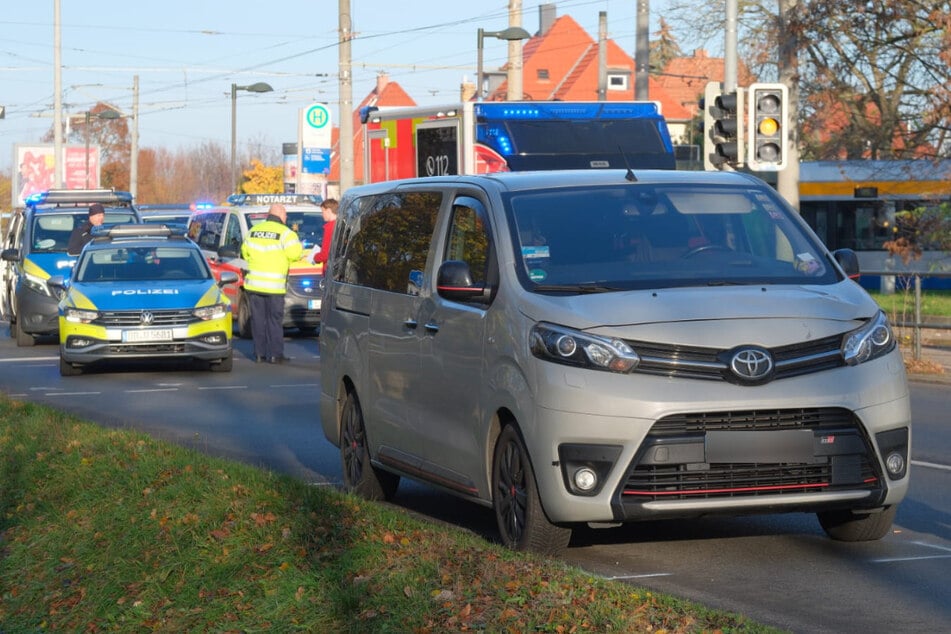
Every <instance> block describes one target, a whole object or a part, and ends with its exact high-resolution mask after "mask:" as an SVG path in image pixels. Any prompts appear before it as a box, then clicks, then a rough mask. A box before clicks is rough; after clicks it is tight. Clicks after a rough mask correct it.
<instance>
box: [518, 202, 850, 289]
mask: <svg viewBox="0 0 951 634" xmlns="http://www.w3.org/2000/svg"><path fill="white" fill-rule="evenodd" d="M507 206H508V212H509V214H510V218H511V219H512V230H513V236H512V238H513V242H514V244H515V245H516V249H517V253H518V260H519V261H520V262H521V266H520V267H519V274H520V277H521V278H522V280H523V283H524V284H525V285H526V287H527V288H529V290H535V291H538V292H573V293H585V292H607V291H612V290H629V289H644V288H663V287H671V286H698V285H723V284H766V283H769V284H831V283H835V282H837V281H839V280H840V276H839V274H838V272H837V271H836V269H834V268H833V267H832V265H831V264H830V263H829V261H828V260H827V256H826V254H825V250H824V248H823V247H822V245H821V244H820V243H819V242H818V241H817V240H816V239H815V236H814V235H813V234H812V233H811V231H810V230H809V229H808V227H807V226H806V225H805V224H804V223H803V222H802V221H801V220H800V219H799V218H798V217H797V216H796V214H795V212H794V211H792V210H791V209H790V208H789V207H788V206H787V205H786V204H785V203H784V202H783V201H782V200H781V199H779V198H778V196H777V195H775V194H772V193H771V192H768V191H766V190H761V189H757V188H745V187H737V186H728V187H724V186H715V185H697V184H682V185H680V184H664V185H650V184H643V185H641V184H633V185H625V186H610V187H600V188H595V189H592V188H590V187H585V188H578V189H567V190H566V189H557V190H547V191H545V190H543V191H537V190H536V191H532V192H515V193H513V194H511V195H509V197H508V200H507Z"/></svg>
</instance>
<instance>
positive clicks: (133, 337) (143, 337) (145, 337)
mask: <svg viewBox="0 0 951 634" xmlns="http://www.w3.org/2000/svg"><path fill="white" fill-rule="evenodd" d="M171 340H172V331H171V330H170V329H168V328H164V329H161V330H155V329H153V330H123V331H122V341H123V342H124V343H148V342H152V341H171Z"/></svg>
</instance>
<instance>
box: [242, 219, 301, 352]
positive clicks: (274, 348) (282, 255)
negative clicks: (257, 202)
mask: <svg viewBox="0 0 951 634" xmlns="http://www.w3.org/2000/svg"><path fill="white" fill-rule="evenodd" d="M286 223H287V209H285V208H284V205H282V204H280V203H276V204H273V205H271V207H270V208H269V209H268V216H267V218H266V219H265V220H264V222H259V223H258V224H256V225H254V226H253V227H251V230H250V232H249V233H248V237H247V239H245V241H244V242H243V243H242V244H241V257H242V258H244V260H245V261H246V262H247V263H248V271H247V273H246V274H245V276H244V292H245V293H246V294H247V296H248V301H249V302H250V307H251V337H252V338H253V339H254V360H255V361H256V362H257V363H262V362H264V361H267V362H268V363H284V362H286V361H289V360H290V359H289V357H285V356H284V294H285V293H286V291H287V271H288V269H289V268H290V264H291V262H294V261H295V260H298V259H300V257H301V254H302V252H303V247H302V246H301V243H300V239H299V238H298V237H297V234H296V233H295V232H294V231H293V230H292V229H290V228H289V227H288V226H287V224H286Z"/></svg>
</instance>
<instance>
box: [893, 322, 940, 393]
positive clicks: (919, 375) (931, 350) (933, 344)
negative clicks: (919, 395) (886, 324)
mask: <svg viewBox="0 0 951 634" xmlns="http://www.w3.org/2000/svg"><path fill="white" fill-rule="evenodd" d="M901 351H902V356H904V358H905V366H906V368H908V380H909V381H921V382H926V383H941V384H946V385H951V330H937V329H935V330H922V335H921V360H920V361H921V362H920V364H915V363H914V357H913V353H914V350H913V348H912V345H911V343H908V344H902V346H901ZM909 364H910V367H909ZM916 365H919V366H920V367H921V371H915V370H916V368H915V366H916ZM939 369H943V370H944V372H940V371H938V370H939Z"/></svg>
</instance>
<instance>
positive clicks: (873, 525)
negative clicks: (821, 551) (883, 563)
mask: <svg viewBox="0 0 951 634" xmlns="http://www.w3.org/2000/svg"><path fill="white" fill-rule="evenodd" d="M896 512H898V507H897V506H890V507H888V508H887V509H885V510H884V511H881V512H879V513H853V512H852V511H849V510H845V511H822V512H819V513H816V516H817V517H818V518H819V524H820V525H821V526H822V530H824V531H825V532H826V534H827V535H828V536H829V537H831V538H832V539H835V540H837V541H840V542H870V541H875V540H877V539H881V538H882V537H885V535H887V534H888V531H889V530H890V529H891V527H892V523H893V522H894V521H895V513H896Z"/></svg>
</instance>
